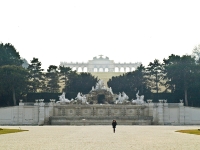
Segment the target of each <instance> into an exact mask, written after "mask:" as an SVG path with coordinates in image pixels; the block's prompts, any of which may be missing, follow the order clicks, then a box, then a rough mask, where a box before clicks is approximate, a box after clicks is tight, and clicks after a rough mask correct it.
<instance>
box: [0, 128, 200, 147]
mask: <svg viewBox="0 0 200 150" xmlns="http://www.w3.org/2000/svg"><path fill="white" fill-rule="evenodd" d="M19 127H20V128H21V129H24V130H29V131H25V132H18V133H11V134H3V135H0V149H1V150H80V149H81V150H118V149H119V150H200V136H198V135H192V134H184V133H178V132H175V131H176V130H184V129H198V128H199V127H198V126H120V125H118V126H117V128H116V133H113V130H112V127H111V126H0V128H12V129H19Z"/></svg>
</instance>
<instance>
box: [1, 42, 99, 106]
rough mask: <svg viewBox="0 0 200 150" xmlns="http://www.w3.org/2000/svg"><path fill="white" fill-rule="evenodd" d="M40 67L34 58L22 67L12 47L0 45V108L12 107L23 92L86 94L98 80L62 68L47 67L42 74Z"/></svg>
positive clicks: (19, 58)
mask: <svg viewBox="0 0 200 150" xmlns="http://www.w3.org/2000/svg"><path fill="white" fill-rule="evenodd" d="M41 65H42V63H41V62H40V61H39V59H38V58H35V57H33V59H32V60H31V61H30V64H28V65H24V59H23V58H21V57H20V55H19V52H17V51H16V49H15V47H14V46H13V45H11V44H9V43H8V44H3V43H0V106H10V105H16V104H17V102H18V101H19V99H20V98H25V97H26V95H27V93H38V92H46V93H58V92H63V91H64V92H82V93H85V94H86V93H88V92H89V91H90V90H91V87H92V86H95V84H96V82H97V81H98V78H96V77H94V76H92V75H91V74H90V73H84V72H82V73H80V74H79V73H77V72H76V71H72V69H71V68H69V67H64V66H55V65H50V66H49V67H48V69H47V72H44V69H42V68H41ZM24 66H26V67H24ZM61 86H62V91H60V89H61Z"/></svg>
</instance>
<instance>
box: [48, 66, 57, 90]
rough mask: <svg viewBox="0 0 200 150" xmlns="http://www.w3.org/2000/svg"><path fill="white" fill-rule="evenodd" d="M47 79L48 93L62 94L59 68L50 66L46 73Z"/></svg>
mask: <svg viewBox="0 0 200 150" xmlns="http://www.w3.org/2000/svg"><path fill="white" fill-rule="evenodd" d="M46 78H47V91H48V92H50V93H57V92H60V91H59V88H60V85H59V72H58V67H57V66H54V65H50V66H49V68H48V69H47V73H46Z"/></svg>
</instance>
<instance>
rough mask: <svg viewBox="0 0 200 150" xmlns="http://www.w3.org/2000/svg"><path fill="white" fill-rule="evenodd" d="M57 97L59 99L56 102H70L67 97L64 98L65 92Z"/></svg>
mask: <svg viewBox="0 0 200 150" xmlns="http://www.w3.org/2000/svg"><path fill="white" fill-rule="evenodd" d="M58 97H59V101H57V102H56V103H62V102H65V103H70V102H71V101H70V100H68V99H67V98H65V92H63V93H62V95H60V96H58Z"/></svg>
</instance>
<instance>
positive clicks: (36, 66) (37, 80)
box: [28, 58, 44, 93]
mask: <svg viewBox="0 0 200 150" xmlns="http://www.w3.org/2000/svg"><path fill="white" fill-rule="evenodd" d="M41 65H42V64H41V62H40V61H39V60H38V58H33V60H31V64H29V66H28V71H29V73H30V76H29V79H30V81H32V82H31V85H30V87H29V91H31V92H34V93H35V92H38V91H41V90H42V89H41V88H42V85H43V84H44V74H43V73H42V71H43V70H44V69H41Z"/></svg>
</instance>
